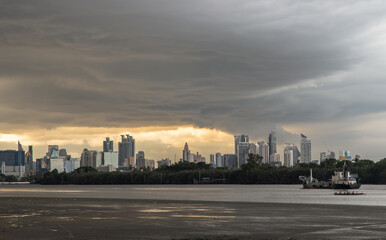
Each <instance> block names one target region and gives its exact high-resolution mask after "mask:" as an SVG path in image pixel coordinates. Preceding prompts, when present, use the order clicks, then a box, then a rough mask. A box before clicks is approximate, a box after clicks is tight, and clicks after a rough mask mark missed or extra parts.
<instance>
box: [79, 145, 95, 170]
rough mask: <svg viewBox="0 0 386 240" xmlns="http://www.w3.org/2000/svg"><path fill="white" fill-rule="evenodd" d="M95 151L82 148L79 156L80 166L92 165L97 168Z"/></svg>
mask: <svg viewBox="0 0 386 240" xmlns="http://www.w3.org/2000/svg"><path fill="white" fill-rule="evenodd" d="M97 155H98V152H97V151H93V150H88V149H87V148H85V149H83V152H82V155H81V157H80V166H81V167H93V168H95V169H96V168H97V167H99V166H97Z"/></svg>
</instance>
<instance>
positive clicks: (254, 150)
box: [249, 143, 259, 155]
mask: <svg viewBox="0 0 386 240" xmlns="http://www.w3.org/2000/svg"><path fill="white" fill-rule="evenodd" d="M249 153H252V154H255V155H256V154H259V145H258V144H257V143H250V144H249Z"/></svg>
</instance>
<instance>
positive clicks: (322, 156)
mask: <svg viewBox="0 0 386 240" xmlns="http://www.w3.org/2000/svg"><path fill="white" fill-rule="evenodd" d="M326 159H327V153H326V152H321V153H320V163H322V162H323V161H325V160H326Z"/></svg>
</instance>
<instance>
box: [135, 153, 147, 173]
mask: <svg viewBox="0 0 386 240" xmlns="http://www.w3.org/2000/svg"><path fill="white" fill-rule="evenodd" d="M144 167H145V152H143V151H139V152H138V153H137V168H138V169H141V168H144Z"/></svg>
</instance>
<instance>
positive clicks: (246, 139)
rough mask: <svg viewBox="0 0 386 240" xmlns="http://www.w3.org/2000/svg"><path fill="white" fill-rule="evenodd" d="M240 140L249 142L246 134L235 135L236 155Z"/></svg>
mask: <svg viewBox="0 0 386 240" xmlns="http://www.w3.org/2000/svg"><path fill="white" fill-rule="evenodd" d="M240 142H246V143H249V137H248V135H244V134H242V135H235V154H236V155H237V149H238V145H239V143H240Z"/></svg>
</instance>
